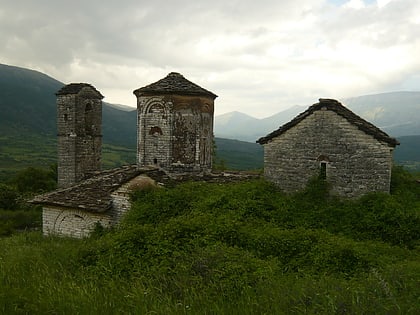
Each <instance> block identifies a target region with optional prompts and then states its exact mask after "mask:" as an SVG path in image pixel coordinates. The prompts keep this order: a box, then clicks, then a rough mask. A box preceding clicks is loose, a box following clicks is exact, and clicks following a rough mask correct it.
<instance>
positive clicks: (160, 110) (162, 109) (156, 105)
mask: <svg viewBox="0 0 420 315" xmlns="http://www.w3.org/2000/svg"><path fill="white" fill-rule="evenodd" d="M144 109H145V110H144V113H145V114H164V115H165V114H167V113H168V110H169V109H168V107H167V106H166V104H165V103H164V102H163V101H162V100H160V99H151V100H150V101H149V102H147V104H146V106H145V107H144Z"/></svg>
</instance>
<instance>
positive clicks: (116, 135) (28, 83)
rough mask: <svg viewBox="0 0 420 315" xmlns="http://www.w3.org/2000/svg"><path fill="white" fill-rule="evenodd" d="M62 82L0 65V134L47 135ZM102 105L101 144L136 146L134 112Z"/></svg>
mask: <svg viewBox="0 0 420 315" xmlns="http://www.w3.org/2000/svg"><path fill="white" fill-rule="evenodd" d="M63 85H64V83H62V82H60V81H57V80H55V79H53V78H51V77H49V76H47V75H45V74H43V73H41V72H38V71H34V70H29V69H24V68H19V67H13V66H7V65H1V64H0V110H1V115H0V132H1V134H2V135H12V134H15V135H19V136H24V135H25V134H30V133H35V134H48V135H53V136H54V137H55V136H56V134H57V128H56V115H57V114H56V113H57V112H56V95H55V93H56V92H57V91H58V90H59V89H61V88H62V87H63ZM119 108H120V105H111V104H108V103H105V102H104V104H103V114H102V115H103V116H102V119H103V128H102V132H103V136H104V143H110V144H123V145H130V146H135V145H136V111H135V110H133V109H132V110H131V111H127V108H125V109H124V110H121V109H119Z"/></svg>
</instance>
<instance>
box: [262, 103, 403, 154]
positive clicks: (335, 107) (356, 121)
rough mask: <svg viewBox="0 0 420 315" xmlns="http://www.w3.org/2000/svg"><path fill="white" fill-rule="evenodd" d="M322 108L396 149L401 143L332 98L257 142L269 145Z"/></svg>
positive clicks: (312, 107)
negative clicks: (268, 143) (271, 141)
mask: <svg viewBox="0 0 420 315" xmlns="http://www.w3.org/2000/svg"><path fill="white" fill-rule="evenodd" d="M322 108H328V109H330V110H332V111H334V112H335V113H336V114H337V115H340V116H341V117H343V118H344V119H346V120H347V121H348V122H350V123H351V124H353V125H355V126H356V127H357V128H358V129H359V130H361V131H363V132H365V133H366V134H369V135H371V136H373V137H374V138H375V139H377V140H379V141H384V142H386V143H388V144H389V145H392V146H394V147H395V146H396V145H398V144H399V142H398V141H397V140H396V139H395V138H392V137H390V136H389V135H388V134H387V133H385V132H384V131H382V130H381V129H379V128H378V127H376V126H375V125H373V124H372V123H370V122H368V121H367V120H365V119H363V118H362V117H360V116H359V115H357V114H355V113H354V112H352V111H351V110H350V109H348V108H347V107H345V106H344V105H343V104H341V103H340V102H339V101H337V100H335V99H330V98H320V99H319V102H318V103H315V104H313V105H311V106H310V107H309V108H308V109H306V110H305V111H304V112H302V113H300V114H298V115H297V116H296V117H295V118H293V119H292V120H291V121H289V122H287V123H285V124H284V125H282V126H280V127H279V128H278V129H277V130H274V131H273V132H271V133H269V134H268V135H266V136H265V137H261V138H260V139H258V140H257V141H256V142H257V143H259V144H265V143H267V142H268V141H270V140H271V139H273V138H274V137H277V136H279V135H281V134H282V133H283V132H285V131H287V130H288V129H290V128H292V127H293V126H295V125H297V124H298V123H300V122H301V121H302V120H303V119H305V118H306V117H308V116H310V115H311V114H312V113H314V112H315V111H318V110H321V109H322Z"/></svg>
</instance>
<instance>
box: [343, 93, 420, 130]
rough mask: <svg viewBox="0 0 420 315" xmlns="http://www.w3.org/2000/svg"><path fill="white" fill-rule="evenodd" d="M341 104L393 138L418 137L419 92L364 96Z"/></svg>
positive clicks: (419, 119)
mask: <svg viewBox="0 0 420 315" xmlns="http://www.w3.org/2000/svg"><path fill="white" fill-rule="evenodd" d="M343 103H344V104H345V105H347V106H348V107H349V108H350V109H351V110H352V111H354V112H355V113H356V114H358V115H359V116H361V117H363V118H364V119H366V120H368V121H370V122H372V123H373V124H375V125H376V126H378V127H379V128H381V129H382V130H384V131H385V132H387V133H388V134H390V135H392V136H393V137H399V136H408V135H420V92H392V93H382V94H375V95H365V96H359V97H352V98H347V99H344V100H343Z"/></svg>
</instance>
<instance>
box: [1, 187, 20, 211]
mask: <svg viewBox="0 0 420 315" xmlns="http://www.w3.org/2000/svg"><path fill="white" fill-rule="evenodd" d="M18 197H19V195H18V192H17V191H16V189H15V188H14V187H11V186H9V185H6V184H2V183H0V209H8V210H13V209H16V207H17V205H18Z"/></svg>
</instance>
